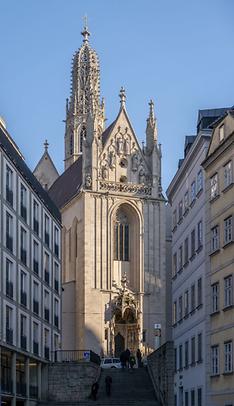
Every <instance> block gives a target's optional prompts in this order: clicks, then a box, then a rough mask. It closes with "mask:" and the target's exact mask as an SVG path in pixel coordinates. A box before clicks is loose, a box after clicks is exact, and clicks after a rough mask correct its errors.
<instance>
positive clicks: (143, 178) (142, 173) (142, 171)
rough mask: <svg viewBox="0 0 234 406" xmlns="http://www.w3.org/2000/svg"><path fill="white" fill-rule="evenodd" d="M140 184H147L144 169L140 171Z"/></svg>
mask: <svg viewBox="0 0 234 406" xmlns="http://www.w3.org/2000/svg"><path fill="white" fill-rule="evenodd" d="M139 183H145V172H144V169H143V168H141V169H140V171H139Z"/></svg>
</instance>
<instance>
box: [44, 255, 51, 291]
mask: <svg viewBox="0 0 234 406" xmlns="http://www.w3.org/2000/svg"><path fill="white" fill-rule="evenodd" d="M44 280H45V282H46V283H47V284H48V285H49V283H50V256H49V254H47V252H45V253H44Z"/></svg>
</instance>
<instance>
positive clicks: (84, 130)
mask: <svg viewBox="0 0 234 406" xmlns="http://www.w3.org/2000/svg"><path fill="white" fill-rule="evenodd" d="M85 137H86V129H85V126H83V127H82V128H81V131H80V152H82V151H83V142H84V139H85Z"/></svg>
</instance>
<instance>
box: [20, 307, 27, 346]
mask: <svg viewBox="0 0 234 406" xmlns="http://www.w3.org/2000/svg"><path fill="white" fill-rule="evenodd" d="M20 347H21V348H22V349H23V350H26V349H27V318H26V316H24V315H23V314H21V315H20Z"/></svg>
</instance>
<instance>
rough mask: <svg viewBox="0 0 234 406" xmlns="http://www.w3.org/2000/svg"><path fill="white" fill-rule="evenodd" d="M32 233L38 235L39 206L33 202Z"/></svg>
mask: <svg viewBox="0 0 234 406" xmlns="http://www.w3.org/2000/svg"><path fill="white" fill-rule="evenodd" d="M33 231H34V233H35V234H37V235H39V204H38V203H37V202H36V200H33Z"/></svg>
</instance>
